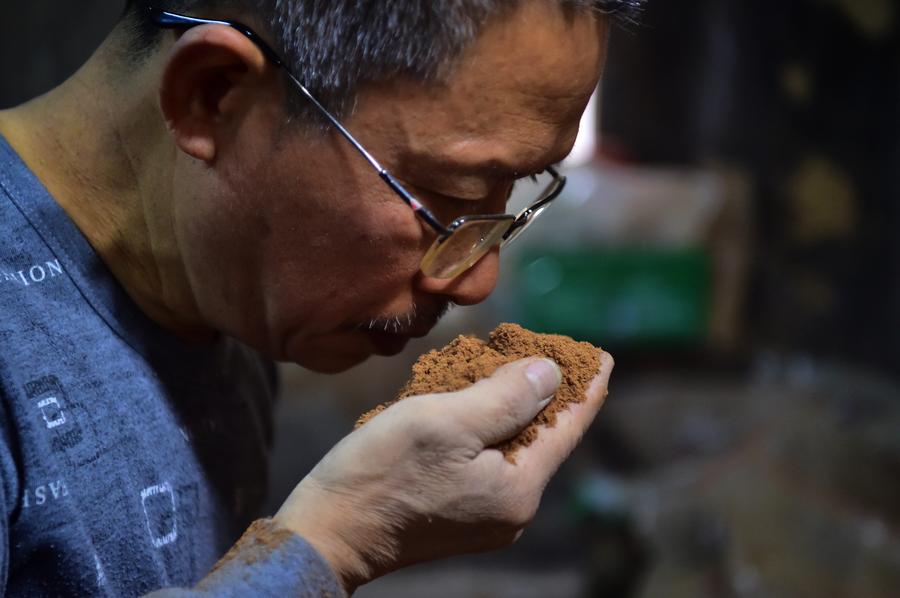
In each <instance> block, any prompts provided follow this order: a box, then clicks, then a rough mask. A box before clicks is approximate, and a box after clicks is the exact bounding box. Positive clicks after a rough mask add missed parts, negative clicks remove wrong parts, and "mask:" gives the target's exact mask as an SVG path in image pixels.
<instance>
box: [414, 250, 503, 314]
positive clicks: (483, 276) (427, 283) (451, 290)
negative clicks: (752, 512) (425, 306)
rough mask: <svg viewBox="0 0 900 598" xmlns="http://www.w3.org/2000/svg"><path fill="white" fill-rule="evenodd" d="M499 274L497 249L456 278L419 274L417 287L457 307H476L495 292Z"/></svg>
mask: <svg viewBox="0 0 900 598" xmlns="http://www.w3.org/2000/svg"><path fill="white" fill-rule="evenodd" d="M499 274H500V250H499V249H498V248H496V247H495V248H494V249H493V250H491V251H490V252H489V253H487V254H486V255H485V256H484V257H483V258H481V259H480V260H478V262H477V263H476V264H475V265H474V266H472V267H471V268H469V269H468V270H466V271H465V272H463V273H462V274H460V275H459V276H457V277H456V278H451V279H449V280H447V279H443V278H432V277H430V276H425V275H424V274H422V273H421V272H419V274H418V277H417V279H416V286H417V287H418V289H419V290H420V291H422V292H425V293H430V294H433V295H444V296H445V297H447V298H449V299H450V300H451V301H453V302H454V303H456V304H457V305H475V304H477V303H481V302H482V301H484V300H485V299H487V298H488V296H489V295H490V294H491V292H493V290H494V287H496V286H497V277H498V276H499Z"/></svg>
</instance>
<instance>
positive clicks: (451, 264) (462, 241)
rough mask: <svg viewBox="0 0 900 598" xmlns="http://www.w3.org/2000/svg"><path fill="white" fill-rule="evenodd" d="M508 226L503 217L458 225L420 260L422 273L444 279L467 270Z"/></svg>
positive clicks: (500, 237)
mask: <svg viewBox="0 0 900 598" xmlns="http://www.w3.org/2000/svg"><path fill="white" fill-rule="evenodd" d="M511 223H512V218H504V219H502V220H472V221H469V222H466V223H464V224H462V225H460V226H459V228H457V229H456V230H454V231H453V234H451V235H450V236H449V237H447V238H446V239H444V240H443V241H441V242H435V244H434V245H432V247H431V250H430V251H429V252H428V253H427V254H426V255H425V259H424V260H422V268H421V269H422V273H423V274H425V275H426V276H430V277H433V278H445V279H446V278H453V277H454V276H456V275H458V274H460V273H462V272H464V271H466V270H468V269H469V268H470V267H472V266H473V265H474V264H475V263H476V262H477V261H478V260H480V259H481V258H483V257H484V255H485V254H486V253H487V252H488V251H490V250H491V249H493V247H494V246H495V245H497V244H498V243H499V242H500V240H501V239H502V238H503V235H504V233H506V231H507V230H509V225H510V224H511Z"/></svg>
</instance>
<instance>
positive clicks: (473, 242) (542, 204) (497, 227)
mask: <svg viewBox="0 0 900 598" xmlns="http://www.w3.org/2000/svg"><path fill="white" fill-rule="evenodd" d="M147 10H148V11H149V13H150V18H151V20H152V22H153V23H154V24H155V25H156V26H157V27H160V28H163V29H178V30H187V29H190V28H192V27H196V26H199V25H223V26H225V27H231V28H232V29H235V30H237V31H238V32H240V33H242V34H243V35H244V36H246V37H247V38H248V39H250V41H252V42H253V43H254V44H256V45H257V46H258V47H259V49H260V50H261V51H262V52H263V54H265V56H266V58H267V59H268V60H269V61H270V62H272V64H274V65H275V66H276V67H278V68H280V69H282V70H283V71H284V73H285V74H286V75H287V77H288V79H289V80H290V81H291V83H292V84H293V85H294V87H296V88H297V90H298V91H299V92H300V93H301V94H303V96H304V97H306V99H307V100H309V101H310V102H311V103H312V105H313V106H314V107H315V108H316V110H318V111H319V112H320V113H321V115H322V116H323V117H325V119H326V120H327V121H328V122H329V123H330V124H331V125H332V126H334V128H335V129H337V131H338V133H340V134H341V135H342V136H343V137H344V138H345V139H346V140H347V141H348V142H349V143H350V144H351V145H352V146H353V147H354V148H355V149H356V151H358V152H359V153H360V154H361V155H362V157H363V158H365V159H366V161H367V162H368V163H369V164H371V165H372V167H373V168H374V169H375V170H376V171H377V172H378V176H379V177H381V179H382V180H383V181H384V182H385V183H386V184H387V185H388V187H390V188H391V189H392V190H393V191H394V193H396V194H397V195H398V196H399V197H400V199H402V200H403V201H404V202H405V203H406V204H407V205H408V206H409V207H410V208H412V210H413V212H414V213H415V214H416V216H418V217H419V218H420V219H422V221H424V222H425V223H426V224H427V225H428V226H429V227H431V228H432V229H433V230H434V231H435V232H436V233H437V238H436V239H435V241H434V243H432V245H431V248H430V249H429V250H428V252H427V253H426V254H425V257H424V258H423V259H422V263H421V265H420V269H421V270H422V273H423V274H425V275H426V276H429V277H433V278H441V279H451V278H455V277H456V276H459V275H460V274H462V273H463V272H465V271H466V270H468V269H469V268H471V267H472V266H474V265H475V264H476V263H478V261H479V260H480V259H481V258H483V257H484V256H485V255H486V254H487V253H488V252H489V251H491V250H492V249H493V248H494V247H497V246H500V247H505V246H506V245H508V244H509V243H511V242H512V241H513V240H514V239H516V238H517V237H518V236H519V235H520V234H521V233H522V231H524V230H525V229H526V228H528V227H529V226H530V225H531V223H532V222H534V220H535V219H536V218H537V217H538V216H540V215H541V214H542V213H543V212H544V211H545V210H546V209H547V207H549V206H550V203H551V202H552V201H553V200H554V199H556V198H557V197H558V196H559V194H560V193H561V192H562V190H563V187H565V184H566V177H564V176H561V175H560V174H559V173H558V172H557V171H556V169H554V168H552V167H547V168H546V169H545V171H546V172H547V173H548V174H549V175H550V176H551V177H552V178H551V180H550V181H549V182H548V183H547V184H546V185H543V186H541V187H540V192H539V193H538V195H537V199H535V200H533V201H532V202H530V204H529V205H528V207H527V208H525V209H524V210H522V211H521V212H519V213H518V214H517V215H513V214H487V215H477V216H462V217H460V218H457V219H456V220H454V221H453V222H452V223H450V225H449V226H444V225H443V224H441V222H440V221H439V220H438V219H437V218H436V217H435V215H434V214H433V213H432V212H431V211H430V210H428V208H426V207H425V206H424V205H422V203H421V202H420V201H419V200H417V199H416V198H415V197H413V195H412V194H411V193H410V192H409V191H407V190H406V189H405V188H404V187H403V185H401V184H400V182H399V181H397V179H395V178H394V176H393V175H391V173H389V172H388V171H387V170H386V169H385V168H384V167H382V166H381V164H379V162H378V160H376V159H375V158H374V157H373V156H372V154H370V153H369V152H368V150H366V148H364V147H363V146H362V144H361V143H359V141H357V140H356V138H355V137H354V136H353V135H351V134H350V131H348V130H347V129H346V127H344V125H343V124H341V122H340V121H339V120H338V119H337V118H336V117H335V116H334V115H333V114H331V112H329V111H328V110H327V109H326V108H325V107H324V106H323V105H322V104H321V103H320V102H319V101H318V100H317V99H316V98H315V97H314V96H313V95H312V93H310V91H309V90H308V89H307V88H306V86H305V85H303V83H301V82H300V80H299V79H298V78H297V77H295V76H294V74H293V73H292V72H291V71H290V69H289V68H288V67H287V65H285V63H284V61H283V60H282V59H281V57H280V56H278V54H277V53H276V52H275V51H274V50H273V49H272V48H271V47H269V45H268V44H266V43H265V41H263V39H262V38H261V37H260V36H259V35H257V34H256V33H255V32H254V31H253V30H252V29H250V28H249V27H247V26H246V25H243V24H241V23H238V22H236V21H224V20H213V19H200V18H197V17H191V16H186V15H179V14H175V13H171V12H167V11H164V10H160V9H157V8H153V7H148V9H147ZM535 180H536V179H535Z"/></svg>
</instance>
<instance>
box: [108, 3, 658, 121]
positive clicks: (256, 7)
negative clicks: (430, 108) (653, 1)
mask: <svg viewBox="0 0 900 598" xmlns="http://www.w3.org/2000/svg"><path fill="white" fill-rule="evenodd" d="M522 1H523V0H391V1H386V0H156V1H152V0H150V2H148V1H141V0H129V1H128V5H127V7H126V13H125V14H126V20H127V21H128V24H129V26H130V29H131V30H132V32H133V35H131V38H130V41H131V49H130V52H129V54H130V56H131V57H132V58H133V59H135V60H140V59H141V57H143V56H146V55H147V54H148V53H149V52H150V51H151V50H152V49H153V48H154V47H155V46H156V45H157V43H158V42H159V40H160V39H161V36H162V32H161V31H159V30H157V29H156V28H155V27H154V25H153V23H151V22H150V21H149V18H148V11H147V10H146V7H147V5H148V4H152V6H153V7H154V8H159V9H163V10H169V11H173V12H181V13H185V14H192V15H195V16H202V17H206V18H216V17H219V18H221V16H222V15H223V14H227V15H233V14H237V15H245V16H247V17H251V18H252V19H253V21H252V22H253V23H259V24H260V25H261V27H262V30H261V31H259V33H260V34H262V35H264V36H265V37H267V38H268V39H269V40H271V41H272V44H273V46H274V49H275V50H276V52H279V53H280V54H281V56H282V58H283V59H284V60H285V62H286V64H288V65H292V68H293V73H294V75H295V76H297V77H298V78H299V79H300V80H301V81H302V82H303V83H304V84H305V85H306V86H307V88H308V89H309V90H310V91H311V92H312V93H313V94H314V95H315V96H316V97H317V99H319V101H320V102H322V103H323V104H324V105H325V106H326V107H328V108H329V109H331V110H333V111H334V112H335V113H336V114H337V115H339V116H341V115H346V113H347V112H348V111H350V110H352V107H353V102H354V100H355V97H356V94H357V92H358V91H359V89H360V88H361V87H363V86H364V85H366V84H368V83H377V82H379V81H384V80H387V79H390V78H393V77H397V76H402V77H407V78H411V79H413V80H418V81H423V82H437V81H439V80H440V79H441V78H442V77H445V76H446V75H447V74H448V73H449V71H450V69H451V68H452V65H453V63H454V61H455V59H456V58H458V57H459V55H460V54H461V53H462V52H463V51H464V50H465V49H466V47H467V46H468V45H469V43H471V42H472V41H473V40H474V39H475V38H476V37H477V35H478V34H479V32H480V31H481V28H482V26H483V25H484V24H485V22H486V21H488V19H490V18H492V17H494V16H496V15H498V14H501V13H502V12H503V11H506V10H510V9H513V8H515V7H516V6H518V5H519V4H521V2H522ZM550 1H554V2H557V3H558V4H559V5H560V7H561V8H564V9H568V10H594V11H596V12H599V13H603V14H615V15H616V16H617V18H621V19H624V20H626V21H633V19H634V16H635V14H636V12H637V11H639V10H640V9H641V7H642V4H643V2H644V0H550ZM248 24H250V23H248ZM291 108H292V110H291V112H292V113H294V114H296V115H298V116H303V117H307V118H308V117H309V116H311V115H312V114H313V113H312V111H311V110H310V107H309V106H308V105H307V103H306V102H303V101H302V100H301V98H295V99H293V100H291Z"/></svg>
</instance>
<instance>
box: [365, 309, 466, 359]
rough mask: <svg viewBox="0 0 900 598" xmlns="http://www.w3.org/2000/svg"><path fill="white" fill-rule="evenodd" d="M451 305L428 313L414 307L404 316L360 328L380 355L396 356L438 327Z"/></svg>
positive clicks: (378, 321) (384, 319)
mask: <svg viewBox="0 0 900 598" xmlns="http://www.w3.org/2000/svg"><path fill="white" fill-rule="evenodd" d="M450 307H451V304H450V303H445V304H442V305H440V306H438V307H437V309H435V310H431V311H429V312H427V313H422V312H421V310H419V309H417V308H416V306H413V308H412V310H410V312H409V313H408V314H406V315H403V316H391V317H381V318H373V319H371V320H369V321H368V322H366V323H365V324H360V325H359V326H358V328H359V329H360V330H361V331H362V332H363V333H364V334H365V335H366V336H367V337H368V338H369V339H371V341H372V344H373V345H375V347H376V351H377V353H378V354H380V355H396V354H397V353H399V352H400V351H402V350H403V347H405V346H406V344H407V343H408V342H409V340H410V339H413V338H422V337H424V336H426V335H427V334H428V333H429V332H431V329H432V328H434V327H435V325H437V323H438V320H440V319H441V318H442V317H443V316H444V314H446V313H447V312H448V311H449V310H450Z"/></svg>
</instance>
